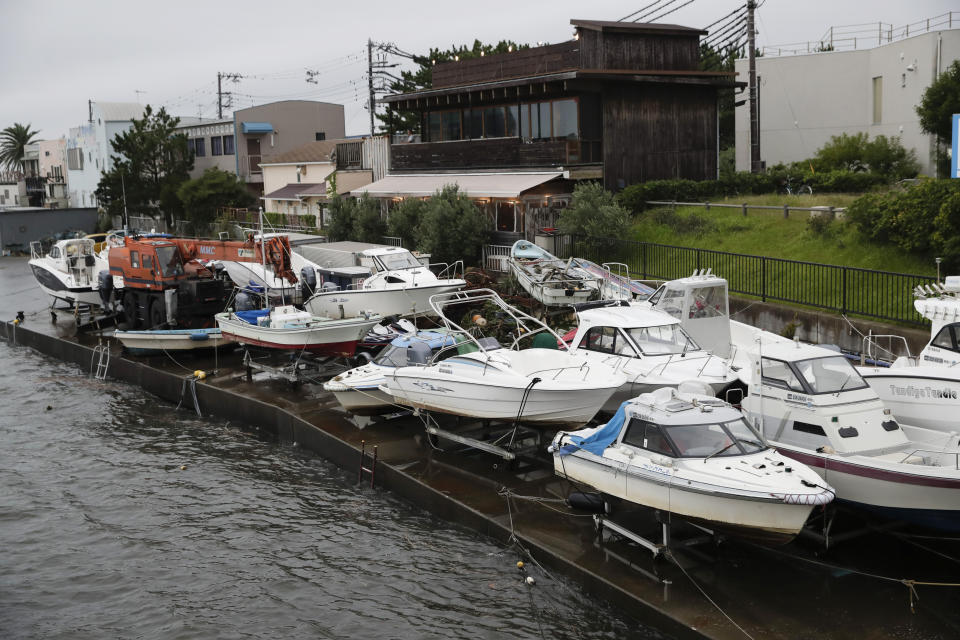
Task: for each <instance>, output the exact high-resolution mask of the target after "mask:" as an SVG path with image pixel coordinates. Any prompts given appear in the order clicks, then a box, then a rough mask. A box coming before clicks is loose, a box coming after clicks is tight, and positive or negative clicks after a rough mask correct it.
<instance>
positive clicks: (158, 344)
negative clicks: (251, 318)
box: [113, 327, 230, 355]
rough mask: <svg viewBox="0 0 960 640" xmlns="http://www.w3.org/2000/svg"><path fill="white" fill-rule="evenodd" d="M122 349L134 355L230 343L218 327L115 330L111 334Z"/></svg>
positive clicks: (215, 346) (208, 347)
mask: <svg viewBox="0 0 960 640" xmlns="http://www.w3.org/2000/svg"><path fill="white" fill-rule="evenodd" d="M113 337H115V338H116V339H117V340H119V341H120V342H121V343H122V344H123V347H124V349H126V350H127V351H129V352H130V353H133V354H136V355H152V354H157V353H164V352H168V351H178V352H182V351H197V350H201V349H215V348H217V347H223V346H226V345H229V344H230V343H229V342H228V341H227V340H225V339H224V337H223V335H222V334H221V332H220V329H219V328H216V327H211V328H207V329H159V330H151V331H116V332H114V334H113Z"/></svg>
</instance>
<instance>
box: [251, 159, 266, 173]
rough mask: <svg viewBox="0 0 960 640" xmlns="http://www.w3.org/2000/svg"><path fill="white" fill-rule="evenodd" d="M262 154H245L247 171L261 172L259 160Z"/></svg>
mask: <svg viewBox="0 0 960 640" xmlns="http://www.w3.org/2000/svg"><path fill="white" fill-rule="evenodd" d="M262 159H263V156H247V173H263V169H261V168H260V162H261V160H262Z"/></svg>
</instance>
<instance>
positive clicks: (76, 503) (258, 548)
mask: <svg viewBox="0 0 960 640" xmlns="http://www.w3.org/2000/svg"><path fill="white" fill-rule="evenodd" d="M0 372H2V375H3V383H2V385H0V407H2V410H0V487H2V489H0V637H2V638H70V639H74V638H77V639H81V638H97V639H101V638H164V639H169V638H217V637H221V638H271V639H272V638H296V637H311V638H313V637H319V638H347V637H350V638H355V637H358V636H370V637H378V638H447V637H462V638H466V637H469V638H625V637H640V638H651V637H659V636H658V634H656V633H655V632H653V631H650V630H645V629H642V628H638V626H637V624H636V623H635V622H633V621H631V620H629V619H628V618H626V617H623V616H621V615H619V614H618V613H617V612H615V611H612V610H610V608H608V607H606V606H605V605H604V604H603V603H602V602H596V601H591V600H590V599H589V598H587V597H586V596H585V595H584V594H583V593H582V592H581V591H580V589H579V587H578V586H577V585H575V584H573V583H570V582H568V581H564V580H561V579H559V578H552V577H550V576H547V575H544V574H542V573H540V572H539V571H537V570H533V571H532V575H533V576H534V577H535V578H536V579H537V584H536V586H534V587H532V588H531V587H528V586H527V585H525V584H523V583H522V581H521V576H520V575H519V574H518V572H517V570H516V568H515V562H516V560H517V559H518V557H517V555H516V554H515V552H514V551H512V550H511V549H509V548H506V547H503V546H499V545H496V544H493V543H491V541H489V540H487V539H484V538H481V537H479V536H477V535H475V534H474V533H472V532H471V531H469V530H465V529H463V528H460V527H457V526H455V525H452V524H449V523H446V522H443V521H439V520H437V519H435V518H432V517H431V516H429V515H428V514H426V513H425V512H423V511H420V510H418V509H417V508H415V507H413V506H411V505H409V504H407V503H405V502H402V501H400V500H398V499H396V498H394V497H392V496H390V495H389V494H388V493H385V492H382V491H372V490H369V489H367V490H364V489H358V488H356V487H355V486H354V484H353V482H352V480H353V478H352V476H349V475H348V474H346V473H345V472H342V471H341V470H339V469H337V468H336V467H334V466H333V465H331V464H329V463H327V462H326V461H324V460H322V459H320V458H318V457H316V456H314V455H313V454H310V453H309V452H305V451H301V450H298V449H295V448H292V447H291V446H288V445H282V444H275V443H270V442H264V441H263V440H261V439H258V438H257V437H255V436H253V435H251V434H249V433H247V432H245V431H243V430H242V429H241V428H239V427H235V426H231V425H229V424H224V423H222V422H213V421H208V420H202V419H198V418H196V417H191V415H190V414H189V413H187V412H186V411H180V412H175V411H174V409H173V406H172V405H169V404H167V403H166V402H163V401H160V400H158V399H156V398H155V397H153V396H150V395H148V394H146V393H144V392H143V391H141V390H140V389H138V388H135V387H132V386H129V385H124V384H119V383H115V382H106V383H100V382H95V381H91V380H89V379H87V378H86V377H85V375H84V372H81V371H80V370H78V369H77V368H75V367H73V366H70V365H65V364H63V363H60V362H58V361H55V360H52V359H50V358H47V357H45V356H41V355H39V354H37V353H35V352H33V351H31V350H29V349H25V348H21V347H12V346H9V345H7V344H6V343H2V342H0ZM181 466H185V467H186V469H181Z"/></svg>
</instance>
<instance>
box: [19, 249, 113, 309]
mask: <svg viewBox="0 0 960 640" xmlns="http://www.w3.org/2000/svg"><path fill="white" fill-rule="evenodd" d="M30 269H31V270H32V271H33V277H34V278H36V279H37V283H38V284H39V285H40V288H41V289H43V291H44V292H45V293H47V294H48V295H50V296H52V297H54V298H56V299H57V300H63V301H64V302H66V303H68V304H70V305H73V304H76V303H80V304H88V305H99V304H100V292H99V291H98V290H96V289H94V288H92V286H83V287H71V286H69V285H68V284H67V283H66V282H64V281H63V280H62V279H61V278H59V277H57V274H56V273H54V272H53V271H51V270H50V269H47V268H46V267H44V266H43V265H40V264H37V263H36V262H34V261H32V260H31V261H30Z"/></svg>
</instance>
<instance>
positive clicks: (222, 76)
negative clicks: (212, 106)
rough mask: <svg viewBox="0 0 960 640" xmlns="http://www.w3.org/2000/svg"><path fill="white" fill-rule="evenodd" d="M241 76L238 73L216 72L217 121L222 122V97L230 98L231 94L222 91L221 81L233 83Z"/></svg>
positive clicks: (231, 102)
mask: <svg viewBox="0 0 960 640" xmlns="http://www.w3.org/2000/svg"><path fill="white" fill-rule="evenodd" d="M242 77H243V76H242V75H240V74H239V73H224V72H222V71H217V119H218V120H223V96H228V97H229V96H230V95H231V92H229V91H224V90H223V81H224V80H233V81H234V82H236V81H238V80H240V79H241V78H242ZM230 104H233V101H230ZM228 106H229V105H228Z"/></svg>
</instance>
